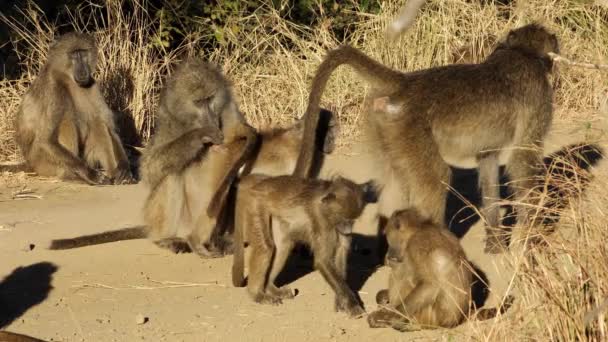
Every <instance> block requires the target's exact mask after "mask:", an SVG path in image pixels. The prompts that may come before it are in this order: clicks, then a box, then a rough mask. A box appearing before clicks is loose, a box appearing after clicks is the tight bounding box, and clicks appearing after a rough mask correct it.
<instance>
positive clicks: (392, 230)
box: [384, 209, 433, 266]
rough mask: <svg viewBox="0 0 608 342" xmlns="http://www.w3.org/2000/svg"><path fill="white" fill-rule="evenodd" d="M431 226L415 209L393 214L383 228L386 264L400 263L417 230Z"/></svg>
mask: <svg viewBox="0 0 608 342" xmlns="http://www.w3.org/2000/svg"><path fill="white" fill-rule="evenodd" d="M432 225H433V223H432V222H431V221H430V220H429V219H427V218H424V217H423V216H422V215H420V213H419V212H418V210H416V209H405V210H399V211H396V212H394V213H393V215H391V217H390V218H389V220H388V222H387V223H386V227H385V228H384V231H385V233H386V241H387V242H388V251H387V253H386V261H387V264H388V265H389V266H390V265H391V264H395V263H400V262H402V261H403V257H404V254H405V251H406V249H407V244H408V242H409V240H410V238H411V237H412V235H414V233H415V232H416V231H417V230H419V229H425V228H427V227H429V226H432Z"/></svg>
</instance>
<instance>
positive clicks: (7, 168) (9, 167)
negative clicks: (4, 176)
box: [0, 163, 32, 173]
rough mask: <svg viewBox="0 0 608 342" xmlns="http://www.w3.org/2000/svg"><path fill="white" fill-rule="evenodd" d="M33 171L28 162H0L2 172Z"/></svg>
mask: <svg viewBox="0 0 608 342" xmlns="http://www.w3.org/2000/svg"><path fill="white" fill-rule="evenodd" d="M22 171H23V172H32V169H31V168H30V167H28V166H27V164H26V163H20V164H0V172H12V173H15V172H22Z"/></svg>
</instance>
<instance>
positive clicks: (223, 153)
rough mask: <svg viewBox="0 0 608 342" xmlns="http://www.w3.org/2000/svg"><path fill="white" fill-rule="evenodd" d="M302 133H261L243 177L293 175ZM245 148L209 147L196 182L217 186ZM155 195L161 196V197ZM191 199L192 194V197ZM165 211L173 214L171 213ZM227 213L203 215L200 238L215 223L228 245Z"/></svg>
mask: <svg viewBox="0 0 608 342" xmlns="http://www.w3.org/2000/svg"><path fill="white" fill-rule="evenodd" d="M322 118H323V121H324V122H323V124H321V123H320V125H319V130H321V132H319V133H320V134H319V137H320V139H322V140H323V143H322V145H321V143H320V144H319V145H321V146H322V152H324V153H330V152H331V151H332V150H333V145H334V136H335V132H334V130H335V128H336V127H335V124H334V123H333V119H332V117H331V113H330V112H328V111H323V116H322ZM302 134H303V123H302V122H297V123H296V124H294V125H293V126H292V127H289V128H281V129H269V130H263V131H261V132H260V133H259V134H258V138H257V139H256V142H257V143H256V146H255V149H254V153H253V154H252V156H251V159H250V160H249V161H248V162H247V164H246V166H245V168H244V170H242V174H243V175H246V174H248V173H249V172H255V173H264V174H267V175H272V176H275V175H277V176H278V175H284V174H289V173H291V172H292V171H293V169H294V167H295V164H296V159H297V156H298V153H299V151H300V142H301V139H302ZM244 146H245V140H235V141H232V142H228V143H225V144H223V145H221V146H212V147H211V148H209V149H208V150H207V151H206V152H205V155H204V156H203V157H202V158H203V159H202V161H201V162H199V164H198V166H197V167H196V168H193V169H194V170H196V174H197V178H196V179H197V180H198V182H199V184H217V183H218V179H219V178H220V177H221V174H220V173H221V172H222V170H225V169H226V168H227V166H228V165H229V164H231V163H232V162H233V161H234V159H235V158H237V156H238V153H239V152H240V151H243V148H244ZM199 149H202V146H200V147H199ZM319 162H320V161H319ZM193 172H194V171H188V174H190V173H193ZM165 187H166V186H165ZM165 191H166V190H165ZM191 191H194V190H191ZM192 195H195V194H192ZM156 196H158V197H160V196H159V195H156ZM188 196H191V195H190V194H189V195H188ZM210 197H211V195H210V194H209V193H205V194H200V193H199V196H198V198H197V199H196V200H197V201H199V202H200V203H201V204H200V206H199V207H200V208H204V207H206V206H207V204H208V203H209V201H210ZM170 198H171V197H168V198H167V200H170ZM169 204H170V203H169ZM232 205H234V203H232V202H230V203H227V206H232ZM150 209H151V207H150V208H148V211H147V213H149V214H153V213H154V211H153V210H150ZM227 211H229V210H227ZM166 212H167V213H170V211H166ZM225 214H226V213H222V215H220V217H219V218H218V220H216V221H215V220H212V219H211V218H209V217H208V216H206V215H204V214H203V215H201V217H200V221H199V223H200V224H199V225H197V226H196V229H198V230H200V233H197V236H200V235H205V236H207V237H208V236H209V235H210V234H211V233H210V231H211V229H210V227H209V225H211V224H215V225H217V226H218V228H219V231H218V232H216V236H212V237H213V238H219V239H220V241H218V244H223V243H228V244H229V242H227V241H223V240H222V234H223V233H224V232H226V231H229V230H230V228H231V220H230V219H229V217H226V215H225ZM146 236H148V229H147V228H146V227H143V226H141V227H131V228H125V229H121V230H114V231H108V232H103V233H99V234H93V235H87V236H81V237H76V238H72V239H62V240H53V242H52V244H51V246H50V248H51V249H70V248H77V247H84V246H90V245H97V244H102V243H109V242H114V241H120V240H129V239H141V238H145V237H146ZM170 241H173V242H172V244H174V245H175V246H174V247H176V248H175V250H176V251H179V252H186V251H189V250H191V249H190V246H189V245H188V244H187V243H185V241H184V240H183V239H170ZM226 247H228V246H226Z"/></svg>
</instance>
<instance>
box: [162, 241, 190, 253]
mask: <svg viewBox="0 0 608 342" xmlns="http://www.w3.org/2000/svg"><path fill="white" fill-rule="evenodd" d="M154 243H155V244H156V245H157V246H158V247H160V248H165V249H168V250H170V251H171V252H173V253H175V254H180V253H190V252H192V249H190V245H188V243H187V242H186V241H184V240H183V239H180V238H168V239H162V240H159V241H155V242H154Z"/></svg>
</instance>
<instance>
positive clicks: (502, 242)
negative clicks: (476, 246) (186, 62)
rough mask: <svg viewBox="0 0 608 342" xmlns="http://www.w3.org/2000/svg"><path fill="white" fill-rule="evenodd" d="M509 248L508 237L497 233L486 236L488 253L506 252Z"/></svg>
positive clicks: (485, 249) (486, 251) (485, 250)
mask: <svg viewBox="0 0 608 342" xmlns="http://www.w3.org/2000/svg"><path fill="white" fill-rule="evenodd" d="M508 249H509V241H508V239H507V237H500V236H496V235H488V237H486V246H485V248H484V252H485V253H486V254H500V253H504V252H506V251H507V250H508Z"/></svg>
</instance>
